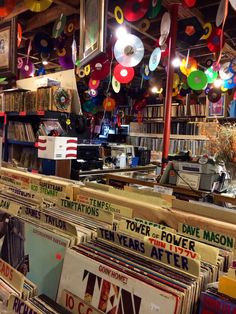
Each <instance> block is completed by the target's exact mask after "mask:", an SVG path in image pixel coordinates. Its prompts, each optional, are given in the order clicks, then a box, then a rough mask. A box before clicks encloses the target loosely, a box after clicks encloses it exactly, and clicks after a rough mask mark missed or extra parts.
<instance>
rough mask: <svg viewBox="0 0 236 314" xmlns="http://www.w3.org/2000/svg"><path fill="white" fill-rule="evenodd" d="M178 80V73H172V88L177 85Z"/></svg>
mask: <svg viewBox="0 0 236 314" xmlns="http://www.w3.org/2000/svg"><path fill="white" fill-rule="evenodd" d="M179 82H180V79H179V75H178V73H174V78H173V88H176V87H178V85H179Z"/></svg>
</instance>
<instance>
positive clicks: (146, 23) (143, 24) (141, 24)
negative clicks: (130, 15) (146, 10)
mask: <svg viewBox="0 0 236 314" xmlns="http://www.w3.org/2000/svg"><path fill="white" fill-rule="evenodd" d="M149 27H150V21H149V20H148V19H143V20H141V21H140V22H139V23H138V29H139V30H140V31H142V32H146V31H147V30H148V29H149Z"/></svg>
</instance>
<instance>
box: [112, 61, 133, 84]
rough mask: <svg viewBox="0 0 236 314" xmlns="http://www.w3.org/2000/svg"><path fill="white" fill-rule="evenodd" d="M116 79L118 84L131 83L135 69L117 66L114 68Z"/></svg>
mask: <svg viewBox="0 0 236 314" xmlns="http://www.w3.org/2000/svg"><path fill="white" fill-rule="evenodd" d="M114 77H115V79H117V81H118V82H120V83H122V84H127V83H129V82H131V81H132V79H133V77H134V69H133V68H130V67H124V66H123V65H121V64H117V65H116V66H115V68H114Z"/></svg>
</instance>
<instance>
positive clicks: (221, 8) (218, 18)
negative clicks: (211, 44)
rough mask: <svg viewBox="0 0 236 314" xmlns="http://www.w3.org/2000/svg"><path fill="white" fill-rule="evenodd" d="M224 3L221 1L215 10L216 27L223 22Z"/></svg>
mask: <svg viewBox="0 0 236 314" xmlns="http://www.w3.org/2000/svg"><path fill="white" fill-rule="evenodd" d="M225 1H226V0H221V1H220V5H219V7H218V10H217V14H216V26H217V27H219V26H220V25H221V24H222V23H223V20H224V15H225Z"/></svg>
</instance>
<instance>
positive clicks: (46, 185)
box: [39, 178, 73, 199]
mask: <svg viewBox="0 0 236 314" xmlns="http://www.w3.org/2000/svg"><path fill="white" fill-rule="evenodd" d="M39 185H40V187H41V189H46V190H53V191H57V192H59V193H63V194H65V195H66V197H67V198H69V199H72V198H73V185H72V183H71V182H70V183H68V182H67V183H64V184H63V183H60V182H58V180H55V179H48V178H42V179H41V180H40V182H39Z"/></svg>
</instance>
